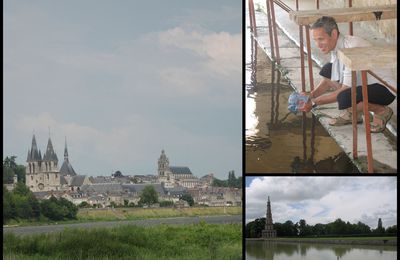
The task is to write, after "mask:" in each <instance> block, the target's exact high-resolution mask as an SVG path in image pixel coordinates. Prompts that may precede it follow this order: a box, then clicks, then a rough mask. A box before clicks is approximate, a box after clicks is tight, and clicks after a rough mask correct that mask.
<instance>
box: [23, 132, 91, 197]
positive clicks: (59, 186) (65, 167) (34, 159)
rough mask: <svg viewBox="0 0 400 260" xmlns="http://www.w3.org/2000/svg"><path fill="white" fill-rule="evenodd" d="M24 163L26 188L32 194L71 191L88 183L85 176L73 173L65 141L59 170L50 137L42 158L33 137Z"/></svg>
mask: <svg viewBox="0 0 400 260" xmlns="http://www.w3.org/2000/svg"><path fill="white" fill-rule="evenodd" d="M26 162H27V164H28V165H27V167H26V186H28V187H29V189H30V190H31V191H32V192H42V191H62V190H73V189H74V188H75V186H77V187H79V186H81V185H83V184H88V183H89V182H90V181H89V180H88V178H86V176H83V175H77V174H76V173H75V171H74V169H73V167H72V165H71V164H70V162H69V159H68V149H67V141H66V140H65V148H64V162H63V164H62V165H61V168H60V169H59V168H58V158H57V154H56V153H55V152H54V149H53V144H52V141H51V138H50V137H49V140H48V142H47V148H46V152H45V154H44V155H43V157H42V154H41V151H40V149H38V146H37V143H36V137H35V135H33V137H32V146H31V149H30V150H28V157H27V159H26ZM78 182H82V183H78Z"/></svg>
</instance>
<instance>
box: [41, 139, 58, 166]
mask: <svg viewBox="0 0 400 260" xmlns="http://www.w3.org/2000/svg"><path fill="white" fill-rule="evenodd" d="M43 161H56V162H58V158H57V155H56V153H55V152H54V149H53V143H52V142H51V138H50V136H49V141H48V142H47V148H46V153H45V154H44V156H43Z"/></svg>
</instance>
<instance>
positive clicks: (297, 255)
mask: <svg viewBox="0 0 400 260" xmlns="http://www.w3.org/2000/svg"><path fill="white" fill-rule="evenodd" d="M256 259H263V260H338V259H340V260H395V259H397V248H396V247H395V246H361V245H333V244H332V245H331V244H309V243H281V242H279V243H277V242H272V241H246V260H256Z"/></svg>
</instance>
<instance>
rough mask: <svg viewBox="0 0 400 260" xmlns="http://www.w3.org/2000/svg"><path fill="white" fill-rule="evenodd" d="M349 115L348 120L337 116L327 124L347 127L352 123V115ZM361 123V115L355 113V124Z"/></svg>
mask: <svg viewBox="0 0 400 260" xmlns="http://www.w3.org/2000/svg"><path fill="white" fill-rule="evenodd" d="M348 113H349V119H347V118H344V117H343V115H339V116H338V117H335V118H332V120H331V121H330V122H329V125H331V126H342V125H349V124H351V123H352V113H351V112H348ZM362 122H363V119H362V116H361V113H360V112H359V113H357V124H361V123H362Z"/></svg>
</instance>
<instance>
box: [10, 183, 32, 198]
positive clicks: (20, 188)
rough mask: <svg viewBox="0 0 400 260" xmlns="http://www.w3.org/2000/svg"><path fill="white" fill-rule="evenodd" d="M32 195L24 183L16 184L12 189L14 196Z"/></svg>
mask: <svg viewBox="0 0 400 260" xmlns="http://www.w3.org/2000/svg"><path fill="white" fill-rule="evenodd" d="M30 193H32V192H31V191H30V190H29V188H28V187H27V186H26V185H25V183H22V182H18V183H17V185H16V186H15V188H14V194H18V195H21V196H27V195H28V194H30Z"/></svg>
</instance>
